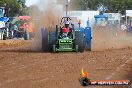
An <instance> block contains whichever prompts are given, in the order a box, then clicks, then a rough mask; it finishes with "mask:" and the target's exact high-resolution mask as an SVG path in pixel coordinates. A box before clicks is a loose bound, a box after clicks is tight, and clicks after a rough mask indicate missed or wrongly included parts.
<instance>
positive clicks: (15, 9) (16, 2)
mask: <svg viewBox="0 0 132 88" xmlns="http://www.w3.org/2000/svg"><path fill="white" fill-rule="evenodd" d="M5 3H6V13H7V16H8V17H14V16H17V15H23V14H25V13H26V10H27V7H26V6H25V0H0V7H4V5H5Z"/></svg>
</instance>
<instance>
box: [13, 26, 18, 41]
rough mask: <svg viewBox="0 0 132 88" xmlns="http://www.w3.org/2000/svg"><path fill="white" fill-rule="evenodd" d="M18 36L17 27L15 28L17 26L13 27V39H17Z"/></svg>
mask: <svg viewBox="0 0 132 88" xmlns="http://www.w3.org/2000/svg"><path fill="white" fill-rule="evenodd" d="M18 34H19V32H18V27H17V25H14V38H17V39H18V36H19V35H18Z"/></svg>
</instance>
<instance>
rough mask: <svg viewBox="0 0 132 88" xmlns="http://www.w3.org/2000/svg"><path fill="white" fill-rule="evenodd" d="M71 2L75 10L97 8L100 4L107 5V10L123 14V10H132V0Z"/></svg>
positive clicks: (80, 0) (75, 0) (81, 0)
mask: <svg viewBox="0 0 132 88" xmlns="http://www.w3.org/2000/svg"><path fill="white" fill-rule="evenodd" d="M71 3H72V4H71V5H72V6H73V7H74V8H76V9H77V10H97V7H98V6H99V5H100V4H102V5H103V6H105V7H107V12H113V13H116V12H120V13H122V14H125V10H132V0H71Z"/></svg>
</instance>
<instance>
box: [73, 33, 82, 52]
mask: <svg viewBox="0 0 132 88" xmlns="http://www.w3.org/2000/svg"><path fill="white" fill-rule="evenodd" d="M74 44H75V47H76V45H78V52H84V34H83V33H82V32H80V31H75V41H74Z"/></svg>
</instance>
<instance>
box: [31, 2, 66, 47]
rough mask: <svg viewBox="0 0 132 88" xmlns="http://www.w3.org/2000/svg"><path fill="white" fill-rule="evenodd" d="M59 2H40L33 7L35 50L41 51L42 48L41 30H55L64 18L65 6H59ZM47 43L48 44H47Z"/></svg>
mask: <svg viewBox="0 0 132 88" xmlns="http://www.w3.org/2000/svg"><path fill="white" fill-rule="evenodd" d="M58 2H59V0H38V1H37V3H35V4H34V5H32V6H31V13H30V14H31V17H32V19H33V24H34V28H33V29H34V35H35V38H34V42H33V49H35V50H40V49H41V47H42V36H41V30H40V29H41V28H46V30H55V26H56V25H58V24H59V21H60V17H62V16H63V13H64V10H63V4H58ZM45 43H46V42H45Z"/></svg>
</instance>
